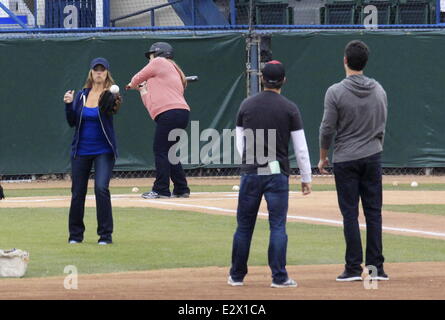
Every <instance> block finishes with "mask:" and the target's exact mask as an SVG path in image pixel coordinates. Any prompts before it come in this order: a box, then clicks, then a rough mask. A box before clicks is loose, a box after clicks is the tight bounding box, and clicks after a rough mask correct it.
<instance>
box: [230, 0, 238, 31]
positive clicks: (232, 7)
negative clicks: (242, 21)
mask: <svg viewBox="0 0 445 320" xmlns="http://www.w3.org/2000/svg"><path fill="white" fill-rule="evenodd" d="M236 14H237V12H236V6H235V0H230V24H231V25H236Z"/></svg>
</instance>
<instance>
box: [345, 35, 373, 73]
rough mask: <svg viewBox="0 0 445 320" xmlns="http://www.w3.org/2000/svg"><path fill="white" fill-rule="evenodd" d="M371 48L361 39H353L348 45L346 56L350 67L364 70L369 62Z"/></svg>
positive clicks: (355, 69)
mask: <svg viewBox="0 0 445 320" xmlns="http://www.w3.org/2000/svg"><path fill="white" fill-rule="evenodd" d="M368 56H369V48H368V46H367V45H366V44H365V43H364V42H363V41H360V40H353V41H351V42H349V43H348V44H347V45H346V48H345V57H346V62H347V64H348V67H349V69H352V70H354V71H362V70H363V69H365V66H366V63H367V62H368Z"/></svg>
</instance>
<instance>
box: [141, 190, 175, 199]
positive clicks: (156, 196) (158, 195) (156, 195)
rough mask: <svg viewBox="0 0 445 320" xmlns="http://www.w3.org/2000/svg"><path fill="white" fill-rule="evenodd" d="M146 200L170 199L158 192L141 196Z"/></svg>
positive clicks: (150, 192)
mask: <svg viewBox="0 0 445 320" xmlns="http://www.w3.org/2000/svg"><path fill="white" fill-rule="evenodd" d="M141 197H142V198H144V199H160V198H170V197H168V196H163V195H160V194H159V193H157V192H156V191H149V192H145V193H143V194H142V196H141Z"/></svg>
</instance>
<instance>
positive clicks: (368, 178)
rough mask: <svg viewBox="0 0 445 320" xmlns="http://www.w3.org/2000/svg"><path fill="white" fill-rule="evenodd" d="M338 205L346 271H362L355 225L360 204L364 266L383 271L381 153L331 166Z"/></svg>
mask: <svg viewBox="0 0 445 320" xmlns="http://www.w3.org/2000/svg"><path fill="white" fill-rule="evenodd" d="M334 174H335V184H336V187H337V197H338V204H339V206H340V210H341V213H342V215H343V227H344V236H345V240H346V256H345V259H346V266H345V267H346V270H347V271H349V272H352V273H357V272H361V271H362V267H361V263H362V262H363V252H362V243H361V239H360V229H359V222H358V215H359V207H358V206H359V200H360V199H361V200H362V206H363V211H364V214H365V219H366V265H367V266H368V265H373V266H375V267H376V268H377V270H378V271H383V262H384V258H383V245H382V167H381V153H377V154H374V155H372V156H369V157H366V158H363V159H359V160H354V161H347V162H339V163H334Z"/></svg>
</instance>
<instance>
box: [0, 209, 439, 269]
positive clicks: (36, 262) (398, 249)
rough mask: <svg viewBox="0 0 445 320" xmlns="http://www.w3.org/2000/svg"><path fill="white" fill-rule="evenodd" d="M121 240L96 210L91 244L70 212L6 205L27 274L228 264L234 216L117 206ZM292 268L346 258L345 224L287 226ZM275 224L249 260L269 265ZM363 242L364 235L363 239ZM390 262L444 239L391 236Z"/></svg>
mask: <svg viewBox="0 0 445 320" xmlns="http://www.w3.org/2000/svg"><path fill="white" fill-rule="evenodd" d="M113 215H114V223H115V231H114V235H113V240H114V244H113V245H110V246H104V247H102V246H98V245H97V243H96V242H97V235H96V233H95V230H96V217H95V209H91V208H88V209H87V210H86V214H85V224H86V228H87V229H86V233H85V240H84V243H82V244H79V245H69V244H67V237H68V234H67V218H68V209H64V208H62V209H60V208H33V209H31V208H26V209H24V208H17V209H6V208H3V209H0V248H2V249H9V248H13V247H14V248H19V249H22V250H26V251H28V252H30V258H31V261H30V264H29V267H28V272H27V275H26V277H45V276H52V275H63V270H64V267H65V266H66V265H75V266H76V267H77V268H78V271H79V273H82V274H85V273H107V272H120V271H133V270H153V269H162V268H180V267H204V266H221V267H227V268H228V267H229V265H230V257H231V246H232V237H233V232H234V230H235V227H236V221H235V218H234V217H230V216H219V215H208V214H204V213H197V212H187V211H169V210H160V209H152V208H115V209H114V212H113ZM287 233H288V236H289V242H288V257H287V262H288V264H289V265H302V264H331V263H339V264H342V263H344V261H343V257H344V250H345V245H344V240H343V231H342V228H338V227H330V226H320V225H309V224H302V223H295V222H290V223H288V228H287ZM268 239H269V229H268V223H267V221H265V220H262V219H260V220H258V222H257V226H256V230H255V233H254V239H253V241H252V248H251V255H250V259H249V265H267V246H268ZM363 239H364V237H363ZM384 250H385V251H384V254H385V257H386V261H387V262H410V261H445V242H444V241H442V240H434V239H424V238H417V237H407V236H397V235H390V234H385V235H384Z"/></svg>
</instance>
